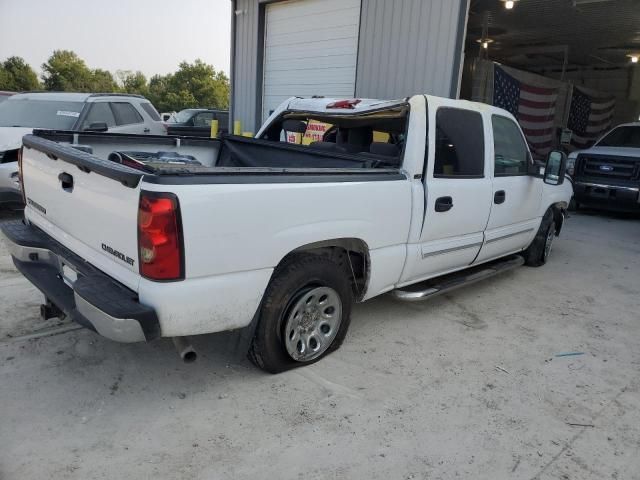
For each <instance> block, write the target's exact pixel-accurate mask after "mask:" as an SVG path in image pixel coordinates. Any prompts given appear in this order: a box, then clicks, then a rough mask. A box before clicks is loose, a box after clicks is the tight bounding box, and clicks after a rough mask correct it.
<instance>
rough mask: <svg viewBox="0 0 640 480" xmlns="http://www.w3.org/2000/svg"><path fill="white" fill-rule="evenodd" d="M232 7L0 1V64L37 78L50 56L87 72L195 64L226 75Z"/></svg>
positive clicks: (198, 1) (196, 0) (184, 2)
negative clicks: (73, 58) (65, 53)
mask: <svg viewBox="0 0 640 480" xmlns="http://www.w3.org/2000/svg"><path fill="white" fill-rule="evenodd" d="M230 38H231V1H230V0H0V61H3V60H5V59H6V58H7V57H10V56H14V55H17V56H20V57H22V58H24V59H25V60H26V61H27V63H29V64H30V65H31V66H32V67H33V68H34V70H35V71H36V72H37V73H38V74H40V73H41V72H42V69H41V65H42V64H43V63H44V62H46V60H47V58H49V56H50V55H51V53H52V52H53V50H58V49H65V50H73V51H74V52H76V53H77V54H78V55H79V56H80V58H82V59H84V61H85V62H86V63H87V66H88V67H89V68H102V69H105V70H109V71H111V72H112V73H115V72H116V71H117V70H133V71H136V70H140V71H142V73H144V74H145V75H146V76H147V77H150V76H152V75H154V74H166V73H169V72H173V71H175V70H176V69H177V67H178V64H179V63H180V62H181V61H183V60H186V61H188V62H193V61H194V60H195V59H196V58H200V59H202V60H204V61H205V62H206V63H208V64H211V65H213V66H214V67H215V68H216V69H217V70H223V71H225V72H226V73H227V75H228V74H229V62H230V43H231V41H230Z"/></svg>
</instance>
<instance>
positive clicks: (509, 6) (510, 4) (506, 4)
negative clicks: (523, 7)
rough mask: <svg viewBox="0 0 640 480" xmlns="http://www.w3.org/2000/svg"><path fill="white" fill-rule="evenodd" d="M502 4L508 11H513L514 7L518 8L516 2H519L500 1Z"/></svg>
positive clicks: (515, 0) (514, 0) (511, 0)
mask: <svg viewBox="0 0 640 480" xmlns="http://www.w3.org/2000/svg"><path fill="white" fill-rule="evenodd" d="M500 1H501V2H502V3H504V8H506V9H507V10H513V7H515V6H516V2H517V1H519V0H500Z"/></svg>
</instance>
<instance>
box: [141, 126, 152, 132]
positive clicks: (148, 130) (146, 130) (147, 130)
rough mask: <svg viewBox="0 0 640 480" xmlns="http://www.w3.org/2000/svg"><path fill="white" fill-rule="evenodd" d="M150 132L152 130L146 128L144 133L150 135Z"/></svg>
mask: <svg viewBox="0 0 640 480" xmlns="http://www.w3.org/2000/svg"><path fill="white" fill-rule="evenodd" d="M150 131H151V129H150V128H149V127H147V128H145V129H144V130H143V132H144V133H149V132H150Z"/></svg>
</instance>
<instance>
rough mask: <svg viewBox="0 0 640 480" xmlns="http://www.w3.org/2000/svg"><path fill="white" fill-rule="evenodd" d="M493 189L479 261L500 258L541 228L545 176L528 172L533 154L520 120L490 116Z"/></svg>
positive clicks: (526, 243)
mask: <svg viewBox="0 0 640 480" xmlns="http://www.w3.org/2000/svg"><path fill="white" fill-rule="evenodd" d="M491 124H492V130H493V142H491V141H490V143H491V150H492V155H491V157H490V158H492V159H493V162H491V163H492V173H493V191H492V199H491V202H492V205H491V215H490V216H489V223H488V225H487V231H486V240H485V245H484V246H483V247H482V251H481V252H480V255H478V258H477V260H476V262H482V261H486V260H490V259H493V258H498V257H501V256H504V255H507V254H509V253H514V252H517V251H520V250H522V249H523V248H525V247H526V246H527V245H529V243H530V242H531V240H532V239H533V237H534V236H535V233H536V231H537V229H538V225H539V223H540V218H539V217H538V216H537V215H538V212H539V205H540V201H541V198H542V180H540V179H537V178H535V177H532V176H529V174H528V170H529V168H528V167H529V164H530V162H531V156H530V155H529V149H528V147H527V144H526V142H525V139H524V136H523V134H522V131H521V130H520V127H519V126H518V124H517V123H516V122H515V121H514V120H513V119H511V118H509V117H507V116H503V115H497V114H494V115H492V116H491Z"/></svg>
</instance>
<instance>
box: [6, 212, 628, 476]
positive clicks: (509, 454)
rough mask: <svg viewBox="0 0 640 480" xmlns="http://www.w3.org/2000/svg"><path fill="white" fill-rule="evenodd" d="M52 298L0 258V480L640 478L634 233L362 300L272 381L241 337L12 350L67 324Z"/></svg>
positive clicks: (620, 225)
mask: <svg viewBox="0 0 640 480" xmlns="http://www.w3.org/2000/svg"><path fill="white" fill-rule="evenodd" d="M4 217H5V218H6V217H7V216H6V215H4ZM40 303H41V297H40V294H39V293H38V292H37V291H36V290H35V289H34V288H33V287H31V286H30V285H29V284H28V283H27V281H26V280H24V279H23V278H22V277H21V276H20V275H19V274H18V273H17V272H16V271H15V270H14V269H13V266H12V264H11V263H10V261H9V259H8V257H7V256H6V249H5V248H4V247H0V415H1V420H0V478H1V479H3V480H13V479H21V480H25V479H38V480H39V479H44V478H55V479H82V480H86V479H94V478H95V479H102V478H105V479H106V478H109V479H111V478H131V479H134V478H135V479H143V478H154V479H178V478H180V479H183V478H184V479H186V478H188V479H263V478H265V479H282V480H287V479H305V480H307V479H327V478H335V479H345V478H349V479H385V480H386V479H458V478H460V479H474V480H478V479H490V480H496V479H579V480H588V479H593V480H596V479H597V480H602V479H640V455H638V453H639V452H640V318H639V311H640V309H639V306H640V220H638V219H637V218H636V219H633V218H625V217H619V216H608V215H606V214H595V213H587V214H584V213H581V214H574V215H572V218H570V219H569V220H568V222H567V224H566V227H565V231H564V232H563V235H562V236H561V237H560V238H559V239H558V240H557V243H556V244H555V246H554V252H553V253H552V257H551V259H550V262H549V263H548V264H547V265H546V266H544V267H542V268H538V269H533V268H526V267H523V268H520V269H518V270H516V271H514V272H510V273H506V274H504V275H502V276H500V277H496V278H494V279H491V280H488V281H485V282H483V283H479V284H476V285H473V286H470V287H468V288H465V289H462V290H458V291H457V292H455V293H452V294H449V295H446V296H443V297H440V298H437V299H434V300H432V301H430V302H427V303H421V304H404V303H398V302H397V301H394V300H392V299H391V298H389V297H388V296H385V297H382V298H378V299H375V300H373V301H371V302H368V303H366V304H362V305H358V306H356V307H355V309H354V312H353V321H352V324H351V330H350V332H349V334H348V336H347V339H346V341H345V343H344V345H343V347H342V348H341V349H340V350H338V351H337V352H335V353H334V354H332V355H330V356H329V357H327V358H326V359H324V360H323V361H321V362H319V363H318V364H315V365H313V366H311V367H307V368H303V369H298V370H295V371H291V372H288V373H285V374H281V375H277V376H273V375H267V374H265V373H262V372H261V371H259V370H257V369H256V368H254V367H253V366H252V365H251V364H250V363H249V362H248V361H246V360H244V359H238V358H237V357H235V356H234V355H233V354H231V353H230V352H229V348H228V346H227V344H228V343H229V337H228V336H227V335H208V336H202V337H198V338H197V339H196V342H195V346H196V348H197V349H198V351H199V353H200V357H199V359H198V361H197V362H196V363H195V364H191V365H185V364H182V363H181V362H180V360H179V358H178V356H177V355H176V353H175V350H174V348H173V346H172V343H171V342H170V341H169V340H161V341H157V342H154V343H151V344H134V345H123V344H117V343H113V342H110V341H108V340H105V339H102V338H100V337H98V336H96V335H95V334H93V333H91V332H89V331H86V330H75V331H71V332H67V333H64V334H60V335H56V336H50V337H45V338H40V339H36V340H24V339H21V338H19V337H17V338H16V336H18V335H24V334H27V333H30V332H33V331H37V330H39V329H42V328H44V327H49V326H51V325H55V323H53V324H52V323H51V321H49V323H44V322H42V321H40V320H39V318H38V305H39V304H40ZM570 352H580V353H583V354H582V355H575V356H558V354H562V353H570ZM572 424H573V425H572Z"/></svg>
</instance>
